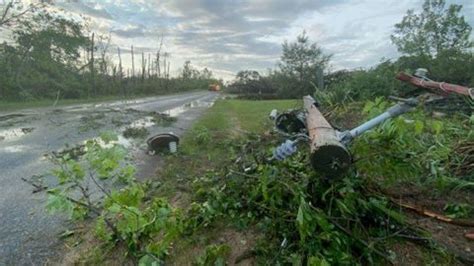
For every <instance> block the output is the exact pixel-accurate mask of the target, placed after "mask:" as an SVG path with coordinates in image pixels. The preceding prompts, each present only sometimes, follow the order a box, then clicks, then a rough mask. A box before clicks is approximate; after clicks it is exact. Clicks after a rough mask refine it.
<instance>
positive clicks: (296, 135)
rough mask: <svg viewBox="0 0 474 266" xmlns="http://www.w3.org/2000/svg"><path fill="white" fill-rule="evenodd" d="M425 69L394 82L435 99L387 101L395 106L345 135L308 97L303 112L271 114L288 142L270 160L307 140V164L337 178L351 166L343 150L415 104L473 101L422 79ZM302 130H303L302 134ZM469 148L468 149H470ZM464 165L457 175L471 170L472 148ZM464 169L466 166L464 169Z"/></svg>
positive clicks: (472, 92) (462, 90)
mask: <svg viewBox="0 0 474 266" xmlns="http://www.w3.org/2000/svg"><path fill="white" fill-rule="evenodd" d="M426 73H427V71H426V69H421V68H420V69H418V70H417V71H416V73H415V76H411V75H408V74H405V73H399V74H398V75H397V79H399V80H401V81H405V82H408V83H410V84H412V85H415V86H417V87H419V88H423V89H427V90H429V91H430V92H434V93H436V94H438V95H433V94H431V93H428V94H422V95H419V96H418V97H412V98H408V99H404V98H399V97H390V98H391V99H392V100H396V101H397V102H398V103H397V104H395V105H393V106H392V107H390V108H389V109H387V110H386V111H385V112H383V113H382V114H380V115H378V116H376V117H374V118H372V119H370V120H369V121H367V122H365V123H362V124H361V125H359V126H357V127H355V128H353V129H351V130H346V131H336V130H335V129H334V128H333V127H332V125H330V124H329V123H328V122H327V120H326V119H325V117H324V115H323V114H322V113H321V112H320V111H319V109H318V105H317V102H316V101H315V100H314V99H313V98H312V97H311V96H309V95H308V96H305V97H303V101H304V109H305V110H304V112H303V111H297V110H296V111H295V110H290V111H288V112H286V113H283V114H282V115H279V116H277V112H276V111H275V110H272V112H271V113H270V119H272V120H275V128H276V130H277V131H278V132H279V133H282V134H283V135H284V136H285V137H287V138H288V139H287V140H286V141H285V142H284V143H283V144H282V145H280V146H279V147H277V148H276V149H275V152H274V156H273V157H272V159H278V160H284V159H285V158H286V157H289V156H291V155H292V154H293V153H295V152H296V150H297V149H296V147H297V144H298V142H300V141H302V140H307V141H308V142H309V144H310V150H311V156H310V160H311V164H312V166H313V168H314V169H315V170H318V171H320V172H322V173H324V174H325V175H326V176H328V177H336V176H341V175H342V174H343V173H345V172H346V171H347V170H348V169H349V166H350V165H351V155H350V154H349V152H348V150H347V146H348V145H349V144H350V143H351V142H352V140H353V139H354V138H356V137H358V136H360V135H362V134H364V133H365V132H367V131H369V130H371V129H373V128H375V127H376V126H378V125H380V124H381V123H383V122H384V121H386V120H388V119H391V118H394V117H397V116H400V115H402V114H404V113H407V112H408V111H410V110H412V109H414V108H415V107H416V106H418V105H419V104H426V103H429V102H432V101H437V100H439V99H440V98H441V99H443V98H445V97H447V96H448V95H449V94H458V95H464V96H468V97H471V99H474V89H473V88H467V87H462V86H459V85H454V84H449V83H445V82H435V81H432V80H430V79H428V78H427V77H426ZM305 128H306V130H304V129H305ZM291 138H293V139H291ZM471 146H472V145H471ZM466 150H467V152H466V151H462V152H464V153H466V154H467V156H466V159H467V164H466V163H464V162H463V163H462V165H461V166H459V171H460V172H465V170H464V168H466V167H467V168H468V169H467V171H470V170H471V168H472V165H473V164H472V163H470V161H472V158H473V156H472V154H471V153H472V152H473V150H472V147H470V146H467V148H466ZM466 165H467V166H466Z"/></svg>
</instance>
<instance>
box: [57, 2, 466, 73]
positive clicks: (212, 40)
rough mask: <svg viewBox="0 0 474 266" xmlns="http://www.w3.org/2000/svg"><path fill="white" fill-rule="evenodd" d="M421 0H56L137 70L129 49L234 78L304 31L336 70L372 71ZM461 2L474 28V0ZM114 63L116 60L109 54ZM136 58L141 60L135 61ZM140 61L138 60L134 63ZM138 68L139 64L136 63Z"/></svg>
mask: <svg viewBox="0 0 474 266" xmlns="http://www.w3.org/2000/svg"><path fill="white" fill-rule="evenodd" d="M422 2H423V1H422V0H253V1H250V0H101V1H91V0H62V1H60V0H57V1H55V3H56V5H57V6H59V7H61V8H63V9H64V10H67V11H68V12H71V13H74V14H77V15H79V14H80V15H82V16H84V17H86V18H87V20H88V23H89V24H90V28H91V29H92V30H94V31H96V32H99V33H101V34H105V35H108V34H110V36H111V37H112V44H113V45H112V46H111V47H112V48H115V47H116V46H119V47H121V49H122V50H123V55H122V57H123V61H124V64H125V65H127V66H130V65H131V59H130V54H129V50H130V45H132V44H133V45H134V46H135V50H136V51H137V52H138V53H140V52H141V51H144V52H145V53H155V52H156V50H157V49H158V47H159V45H160V38H161V36H163V48H162V50H163V51H165V52H168V53H169V60H170V62H171V74H176V73H177V72H178V71H179V68H181V67H182V65H183V63H184V62H185V61H186V60H190V61H191V63H192V65H193V66H195V67H196V68H198V69H202V68H204V67H207V68H209V69H211V70H212V71H213V73H214V75H215V76H217V77H219V78H223V79H225V80H231V79H232V78H233V77H234V75H235V74H236V73H237V72H238V71H239V70H245V69H252V70H258V71H263V73H265V72H266V70H267V69H268V68H274V67H276V63H277V62H278V60H279V58H280V55H281V44H282V42H283V41H285V40H288V41H293V40H295V39H296V36H297V35H299V34H301V33H302V32H303V31H306V33H307V35H308V36H309V38H310V40H311V41H313V42H317V43H318V44H319V45H320V46H321V47H322V49H323V51H324V52H326V53H328V54H333V57H332V61H331V69H333V70H339V69H344V68H346V69H354V68H368V67H371V66H373V65H376V64H377V63H378V62H380V60H381V59H382V58H386V59H392V58H397V57H398V56H399V55H398V53H397V50H396V48H395V46H394V45H393V44H391V42H390V34H391V33H392V31H393V29H394V24H395V23H398V22H400V21H401V20H402V18H403V16H404V14H405V13H406V11H407V10H408V9H415V10H419V9H421V4H422ZM447 3H448V4H462V5H463V6H464V7H463V12H462V13H463V15H464V16H465V17H466V19H467V20H468V22H469V23H470V24H471V25H472V26H474V0H447ZM111 58H112V60H117V55H116V54H115V51H114V53H113V54H112V53H111ZM136 60H137V59H136ZM136 64H137V63H136ZM138 64H139V63H138Z"/></svg>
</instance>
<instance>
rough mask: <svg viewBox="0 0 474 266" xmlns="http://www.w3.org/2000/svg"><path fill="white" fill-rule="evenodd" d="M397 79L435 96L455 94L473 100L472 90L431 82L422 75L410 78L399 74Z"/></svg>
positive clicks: (410, 76)
mask: <svg viewBox="0 0 474 266" xmlns="http://www.w3.org/2000/svg"><path fill="white" fill-rule="evenodd" d="M418 73H419V72H418ZM421 73H423V72H421ZM397 79H398V80H401V81H404V82H408V83H410V84H412V85H414V86H416V87H418V88H422V89H428V90H431V91H432V92H434V93H436V94H441V95H444V96H446V95H448V94H450V93H455V94H460V95H464V96H469V97H471V99H474V88H468V87H463V86H460V85H456V84H451V83H446V82H437V81H433V80H430V79H428V78H427V77H426V76H425V75H423V74H421V75H419V76H412V75H409V74H406V73H403V72H400V73H398V75H397Z"/></svg>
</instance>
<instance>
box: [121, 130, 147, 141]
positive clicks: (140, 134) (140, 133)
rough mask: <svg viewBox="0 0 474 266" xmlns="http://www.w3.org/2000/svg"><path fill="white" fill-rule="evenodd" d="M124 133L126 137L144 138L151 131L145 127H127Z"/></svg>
mask: <svg viewBox="0 0 474 266" xmlns="http://www.w3.org/2000/svg"><path fill="white" fill-rule="evenodd" d="M122 134H123V136H124V137H125V138H134V139H143V138H146V137H147V136H148V134H150V132H149V131H148V129H146V128H145V127H127V128H126V129H125V130H124V131H123V133H122Z"/></svg>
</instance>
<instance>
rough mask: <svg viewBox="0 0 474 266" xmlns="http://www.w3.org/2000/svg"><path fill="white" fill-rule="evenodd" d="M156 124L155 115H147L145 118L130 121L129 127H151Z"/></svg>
mask: <svg viewBox="0 0 474 266" xmlns="http://www.w3.org/2000/svg"><path fill="white" fill-rule="evenodd" d="M154 125H155V118H154V117H153V116H145V117H144V118H140V119H138V120H135V121H133V122H132V123H130V126H129V127H137V128H138V127H151V126H154Z"/></svg>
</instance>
